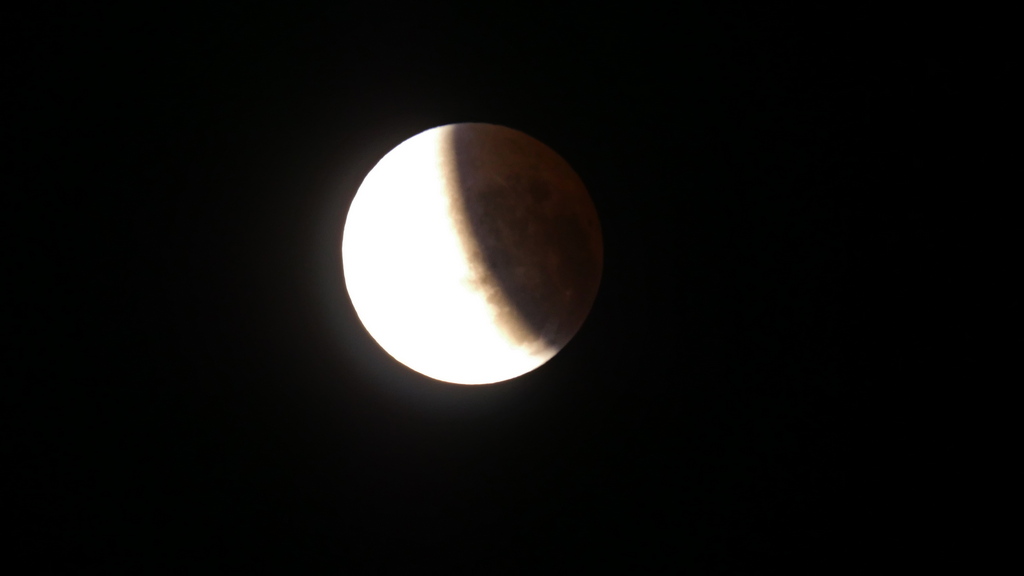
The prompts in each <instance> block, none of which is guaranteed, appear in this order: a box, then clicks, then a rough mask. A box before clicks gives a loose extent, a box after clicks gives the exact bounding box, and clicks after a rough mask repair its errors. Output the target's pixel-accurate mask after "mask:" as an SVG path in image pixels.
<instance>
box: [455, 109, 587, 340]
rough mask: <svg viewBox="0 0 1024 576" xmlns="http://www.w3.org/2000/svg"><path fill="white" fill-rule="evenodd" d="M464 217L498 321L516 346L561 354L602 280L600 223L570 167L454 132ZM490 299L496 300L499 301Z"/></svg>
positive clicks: (535, 152)
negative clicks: (496, 307)
mask: <svg viewBox="0 0 1024 576" xmlns="http://www.w3.org/2000/svg"><path fill="white" fill-rule="evenodd" d="M451 138H452V142H451V145H452V147H451V148H450V149H451V150H453V151H454V158H455V163H456V173H457V178H458V182H459V186H458V190H459V198H460V199H461V202H462V207H461V208H462V213H461V214H459V215H458V216H457V217H456V218H455V220H456V222H457V226H458V227H459V228H460V231H459V232H460V237H461V238H462V240H463V242H464V243H465V247H466V248H467V249H468V251H469V252H470V253H471V254H473V257H474V260H475V264H476V265H479V266H483V267H485V268H486V269H487V270H488V272H489V273H488V274H486V275H485V276H486V277H487V278H488V280H487V282H488V284H489V286H486V287H485V290H486V291H487V293H488V294H489V298H491V300H492V304H494V303H497V304H499V308H500V310H501V312H500V313H499V321H500V322H501V324H502V326H503V327H504V328H505V330H506V332H507V333H508V334H510V335H512V337H513V338H514V339H515V340H516V341H517V342H518V343H520V344H521V345H524V346H529V345H531V344H532V345H540V344H542V343H543V344H546V345H547V346H551V347H554V348H556V349H561V348H562V347H563V346H564V345H565V344H566V343H567V342H568V341H569V340H570V339H571V338H572V337H573V335H575V333H576V332H577V331H578V330H579V328H580V326H581V325H582V324H583V321H584V319H585V318H586V316H587V314H588V313H589V311H590V308H591V306H592V304H593V302H594V299H595V298H596V296H597V288H598V285H599V283H600V278H601V267H602V258H603V252H602V243H601V231H600V224H599V222H598V218H597V212H596V210H595V209H594V206H593V203H592V202H591V200H590V196H589V194H588V193H587V191H586V188H585V187H584V185H583V182H582V181H581V180H580V178H579V176H578V175H577V174H576V173H575V172H574V171H573V170H572V168H571V167H570V166H569V164H568V163H567V162H566V161H565V160H564V159H562V158H561V157H560V156H559V155H558V154H556V153H555V152H554V151H553V150H551V149H550V148H548V147H547V146H546V145H544V144H542V143H541V142H539V141H537V140H535V139H533V138H531V137H529V136H527V135H526V134H523V133H522V132H519V131H516V130H512V129H510V128H506V127H503V126H496V125H492V124H478V123H466V124H457V125H455V126H454V130H452V132H451ZM495 299H500V301H499V302H496V301H495Z"/></svg>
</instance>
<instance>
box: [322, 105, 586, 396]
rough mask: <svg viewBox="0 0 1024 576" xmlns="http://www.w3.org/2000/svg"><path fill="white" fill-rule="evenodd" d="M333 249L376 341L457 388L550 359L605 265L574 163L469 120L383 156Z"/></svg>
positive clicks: (578, 320)
mask: <svg viewBox="0 0 1024 576" xmlns="http://www.w3.org/2000/svg"><path fill="white" fill-rule="evenodd" d="M341 252H342V265H343V269H344V275H345V285H346V287H347V289H348V292H349V296H350V297H351V299H352V303H353V306H354V307H355V310H356V313H357V315H358V316H359V319H360V321H361V322H362V323H363V325H364V327H365V328H366V330H367V331H368V332H369V333H370V335H371V336H372V337H373V338H374V340H376V341H377V343H378V344H380V346H381V347H382V348H384V350H385V351H387V352H388V353H389V354H390V355H391V356H392V357H394V358H395V359H396V360H398V361H399V362H401V363H402V364H404V365H406V366H408V367H409V368H411V369H413V370H415V371H417V372H420V373H421V374H424V375H426V376H429V377H431V378H434V379H437V380H441V381H445V382H451V383H457V384H488V383H493V382H500V381H504V380H508V379H511V378H514V377H516V376H519V375H522V374H524V373H526V372H529V371H531V370H534V369H535V368H537V367H539V366H541V365H542V364H544V363H545V362H547V361H548V360H550V359H551V358H552V357H553V356H554V355H555V354H557V353H558V351H559V350H561V349H562V348H563V347H564V346H565V345H566V343H568V342H569V340H570V339H571V338H572V337H573V336H574V335H575V334H576V332H577V331H578V330H579V329H580V327H581V326H582V324H583V321H584V320H585V318H586V316H587V314H588V313H589V311H590V308H591V306H592V304H593V302H594V299H595V297H596V295H597V289H598V285H599V283H600V278H601V267H602V259H603V252H602V243H601V229H600V224H599V222H598V218H597V212H596V211H595V209H594V205H593V203H592V202H591V200H590V196H589V195H588V194H587V190H586V188H585V187H584V185H583V182H582V181H581V180H580V178H579V176H577V175H576V173H575V172H574V171H573V170H572V168H571V167H570V166H569V164H568V163H567V162H566V161H565V160H563V159H562V158H561V157H560V156H559V155H558V154H556V153H555V152H554V151H553V150H551V149H550V148H548V147H547V146H545V145H544V144H542V143H541V142H539V141H537V140H535V139H533V138H531V137H530V136H527V135H526V134H523V133H522V132H519V131H516V130H513V129H511V128H506V127H503V126H496V125H492V124H476V123H468V124H450V125H447V126H440V127H437V128H433V129H430V130H427V131H425V132H422V133H420V134H418V135H416V136H414V137H412V138H410V139H408V140H406V141H405V142H402V143H401V144H400V145H399V146H397V147H396V148H394V149H393V150H392V151H391V152H389V153H388V154H387V155H385V156H384V158H382V159H381V160H380V162H378V163H377V165H376V166H374V168H373V169H372V170H371V171H370V172H369V174H367V176H366V178H365V179H364V181H363V183H362V185H361V186H360V187H359V190H358V192H357V193H356V196H355V198H354V199H353V201H352V205H351V207H350V208H349V212H348V216H347V218H346V221H345V229H344V233H343V238H342V246H341Z"/></svg>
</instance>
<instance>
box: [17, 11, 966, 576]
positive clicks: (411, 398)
mask: <svg viewBox="0 0 1024 576" xmlns="http://www.w3.org/2000/svg"><path fill="white" fill-rule="evenodd" d="M79 4H80V5H78V6H77V7H73V8H63V9H58V8H56V7H50V8H39V9H38V10H36V11H35V13H33V14H27V13H26V14H23V15H22V16H19V17H13V18H7V19H6V20H7V22H6V23H5V28H6V29H8V30H9V32H7V33H5V35H6V38H5V39H4V43H5V44H6V48H5V57H4V58H5V61H6V65H5V68H6V72H5V85H6V86H7V88H6V89H5V96H4V97H5V99H7V101H8V102H9V104H8V105H7V106H5V108H6V110H5V117H6V118H7V120H5V123H6V124H7V128H6V135H7V136H8V137H13V139H14V140H15V145H16V147H17V153H16V154H15V155H14V156H12V157H8V159H7V161H8V162H10V163H11V164H9V165H13V169H12V170H10V171H8V172H7V174H6V176H5V182H6V183H5V185H4V200H3V203H4V206H5V208H4V209H3V217H4V220H5V221H6V222H7V224H6V226H5V228H6V232H7V234H9V240H8V242H7V245H8V247H13V252H9V254H10V256H11V258H10V260H9V261H10V262H11V264H9V265H8V267H7V269H8V273H9V274H10V276H8V277H7V280H8V281H7V282H5V283H7V284H9V287H13V288H14V290H15V293H14V297H13V298H11V299H9V300H8V309H9V316H8V320H7V321H6V322H5V324H7V326H8V328H11V329H13V331H14V333H15V335H16V337H15V338H14V339H13V342H12V344H11V345H9V346H8V352H9V353H12V354H13V356H14V358H15V359H14V361H13V362H12V363H8V364H7V368H6V369H5V371H6V373H7V374H8V376H7V377H5V378H4V384H3V386H4V388H6V389H7V390H6V392H7V393H8V394H9V393H11V392H13V394H14V397H15V402H11V403H10V404H9V406H10V408H9V410H10V412H11V414H10V415H9V416H7V417H5V419H4V420H5V421H4V427H5V428H6V429H7V430H8V432H6V433H5V440H4V443H5V445H8V446H9V448H5V451H6V453H7V454H8V456H7V457H5V460H6V461H7V462H8V465H7V466H5V473H4V474H5V476H6V477H7V480H6V482H9V483H10V488H9V489H7V490H6V492H7V496H8V497H9V499H10V501H11V504H9V505H8V506H6V511H5V512H4V515H5V517H6V519H8V520H9V521H11V522H13V523H14V525H15V527H16V530H15V532H16V535H15V536H14V537H13V539H12V538H10V537H8V544H9V545H10V546H11V547H12V549H13V550H14V551H15V555H16V557H17V558H24V559H25V560H26V561H27V562H29V564H21V565H24V566H26V568H24V569H22V570H19V571H16V572H17V573H25V574H28V573H62V574H83V573H92V572H94V571H96V572H98V571H104V572H106V573H121V572H124V573H133V574H149V573H165V572H166V573H177V574H183V573H201V574H206V573H209V574H213V573H223V574H236V573H243V571H252V570H265V571H268V572H270V573H278V574H314V573H316V574H321V573H333V574H411V573H414V571H415V573H418V572H420V571H427V572H428V573H435V572H436V573H469V574H487V573H490V572H492V571H498V572H502V573H533V572H536V571H538V570H539V571H540V572H541V573H546V572H548V571H555V570H561V571H565V572H567V573H570V574H576V573H579V574H595V573H604V572H607V573H611V574H768V573H785V574H793V573H800V574H803V573H807V574H837V573H848V572H849V573H854V572H856V573H863V570H864V569H868V568H876V569H880V567H890V568H893V569H897V568H898V569H900V570H903V569H912V568H914V567H919V566H920V565H921V562H924V561H925V560H928V561H929V562H932V561H940V562H941V561H944V558H945V556H944V555H949V554H955V553H956V547H955V546H952V545H949V542H951V541H952V540H950V537H949V536H948V535H947V534H948V533H947V530H948V529H949V528H950V526H949V524H950V520H949V516H948V515H949V513H950V507H953V506H955V504H954V503H952V502H951V501H949V500H946V504H944V506H943V507H936V506H934V505H933V496H934V495H935V493H936V492H938V491H939V490H940V489H941V487H942V486H945V484H942V483H944V482H952V481H953V480H951V478H954V477H955V475H956V472H950V471H946V472H943V473H941V474H940V473H938V472H936V470H938V469H940V468H941V463H940V462H939V460H937V458H938V455H939V454H948V453H950V452H956V451H957V450H960V449H962V447H958V446H959V445H958V444H957V443H956V441H955V439H954V438H953V436H952V435H950V434H947V433H945V432H944V431H941V430H935V429H930V428H928V425H927V424H926V423H927V422H929V421H930V417H929V415H930V414H932V412H933V408H934V407H935V406H938V405H939V404H941V403H943V402H946V401H947V400H948V398H949V397H948V395H947V393H946V391H945V390H944V389H943V387H942V386H941V385H939V384H938V383H937V380H935V379H934V378H932V377H931V376H930V374H931V373H934V372H935V371H936V370H935V358H936V354H937V352H936V351H937V347H936V342H937V340H938V336H937V334H939V333H940V332H941V330H942V329H943V327H944V325H945V322H947V321H948V316H942V315H936V314H935V313H934V311H935V309H936V306H937V305H939V304H940V300H941V298H942V297H943V296H942V293H941V291H940V290H939V287H941V286H943V285H944V284H943V282H944V277H945V276H944V274H945V273H946V272H945V270H946V268H945V266H946V264H948V259H949V258H950V254H952V253H951V252H950V251H948V250H944V249H943V247H944V246H947V245H948V242H947V240H946V239H945V238H944V236H943V232H942V229H941V227H940V226H939V225H938V224H937V223H936V220H935V218H933V217H932V211H933V209H934V208H935V207H936V206H937V205H940V204H942V202H943V200H942V198H943V197H944V195H943V192H942V191H943V190H945V189H947V188H948V187H951V186H958V185H959V183H960V182H962V181H963V178H964V173H963V172H964V171H963V170H961V171H958V168H957V167H956V166H958V163H957V161H956V160H957V158H958V156H957V154H958V152H957V147H959V146H962V144H960V143H959V140H957V138H956V134H958V133H959V132H960V131H962V130H963V129H964V127H965V120H964V119H963V117H962V116H961V115H960V114H958V113H957V110H958V106H960V102H961V99H962V97H963V88H962V78H961V75H962V72H963V68H964V62H963V60H962V56H960V55H959V54H960V52H959V50H958V49H957V48H956V45H955V35H952V34H950V33H949V25H950V22H951V20H950V19H949V18H944V17H940V16H939V15H936V14H934V13H931V14H930V15H928V14H920V13H913V12H911V11H906V12H898V11H893V10H892V9H891V8H890V9H884V10H883V9H874V8H869V7H867V6H866V5H863V4H858V3H842V5H839V4H836V3H827V2H826V3H817V4H822V5H823V6H816V7H813V8H809V7H803V8H800V9H796V8H786V9H783V8H767V7H760V5H759V4H756V3H745V2H706V3H697V2H678V3H672V4H673V7H668V6H669V4H665V6H666V7H665V8H661V9H653V8H644V7H642V6H641V5H640V4H639V3H624V4H616V5H613V6H612V5H608V6H609V7H606V8H602V7H600V6H603V5H601V4H599V3H588V4H580V5H575V6H569V7H561V6H562V5H560V4H557V3H547V4H542V5H539V6H534V5H530V4H528V3H523V2H515V3H511V2H509V3H489V2H475V3H467V5H466V6H463V7H452V6H445V7H441V6H438V5H434V6H431V5H430V4H431V3H429V2H424V3H419V4H417V6H418V7H415V8H409V7H406V6H400V5H399V4H389V3H374V2H366V3H353V2H333V3H324V4H322V5H315V4H314V5H306V6H305V7H298V6H295V5H293V4H292V3H277V4H269V3H260V4H258V5H256V4H255V3H253V4H252V5H250V3H236V5H234V6H218V5H217V3H211V4H209V5H207V6H206V7H204V8H202V9H195V10H192V9H184V8H181V7H176V6H174V5H172V6H168V7H165V8H158V7H155V5H154V4H151V3H137V4H136V5H135V6H134V7H125V8H105V9H97V8H93V7H89V6H88V4H91V3H79ZM452 122H489V123H494V124H502V125H506V126H509V127H512V128H515V129H518V130H521V131H523V132H526V133H527V134H530V135H531V136H534V137H535V138H537V139H539V140H541V141H543V142H545V143H546V144H548V145H549V146H550V147H552V148H553V149H554V150H556V151H557V152H558V153H559V154H561V155H562V156H563V157H564V158H565V159H566V160H568V161H569V163H570V164H571V165H572V166H573V167H574V168H575V170H576V171H577V172H578V173H579V175H580V176H581V178H582V179H583V181H584V182H585V183H586V185H587V187H588V189H589V191H590V193H591V196H592V198H593V200H594V203H595V205H596V207H597V210H598V213H599V215H600V218H601V224H602V229H603V234H604V242H605V261H604V276H603V278H602V284H601V288H600V292H599V295H598V298H597V301H596V303H595V305H594V308H593V310H592V313H591V315H590V317H589V318H588V320H587V322H586V324H585V325H584V327H583V328H582V330H581V331H580V332H579V333H578V334H577V336H576V338H575V339H573V340H572V341H571V342H570V343H569V345H568V346H567V347H566V348H565V349H564V350H563V351H562V353H560V354H559V355H558V356H556V357H555V358H554V359H553V360H551V361H550V362H549V363H548V364H546V365H544V366H543V367H541V368H540V369H538V370H536V371H534V372H532V373H530V374H527V375H525V376H523V377H521V378H518V379H515V380H513V381H510V382H507V383H504V384H500V385H493V386H481V387H463V386H453V385H447V384H442V383H439V382H436V381H433V380H430V379H428V378H426V377H423V376H421V375H419V374H417V373H414V372H412V371H410V370H408V369H406V368H404V367H403V366H401V365H399V364H397V363H396V362H395V361H393V360H392V359H391V358H390V357H389V356H388V355H387V354H386V353H384V352H383V351H382V350H381V349H380V348H379V347H378V346H377V345H376V344H375V343H374V341H373V340H372V339H371V338H370V337H369V336H368V335H367V333H366V332H365V331H364V330H363V328H362V326H361V325H360V324H359V322H358V320H357V318H356V316H355V313H354V310H353V308H352V305H351V303H350V301H349V300H348V296H347V294H346V292H345V290H344V282H343V278H342V275H341V262H340V253H339V247H340V240H341V231H342V225H343V222H344V217H345V214H346V210H347V208H348V205H349V202H350V201H351V199H352V197H353V195H354V194H355V192H356V189H357V187H358V186H359V183H360V182H361V180H362V178H363V176H365V174H366V172H367V171H368V170H369V169H370V168H371V167H372V166H373V165H374V163H375V162H376V161H377V160H378V159H379V158H380V157H381V156H382V155H383V154H385V153H386V152H387V151H389V150H390V149H391V148H392V147H394V146H395V145H397V144H398V143H400V142H401V141H402V140H404V139H406V138H409V137H411V136H413V135H414V134H416V133H418V132H421V131H423V130H425V129H427V128H431V127H434V126H438V125H442V124H448V123H452ZM936 478H942V480H936ZM20 563H21V560H19V564H20ZM882 572H883V573H885V571H884V570H882Z"/></svg>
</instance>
